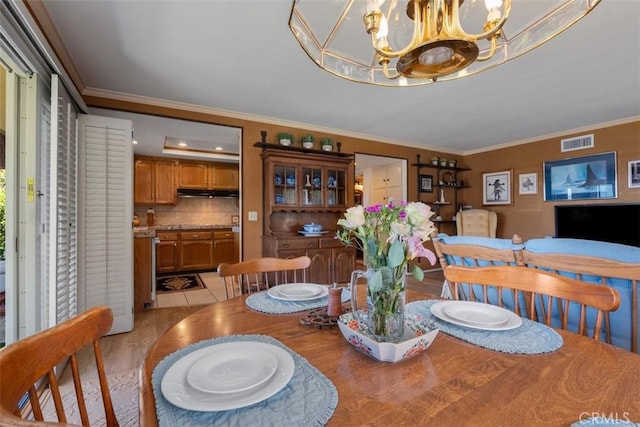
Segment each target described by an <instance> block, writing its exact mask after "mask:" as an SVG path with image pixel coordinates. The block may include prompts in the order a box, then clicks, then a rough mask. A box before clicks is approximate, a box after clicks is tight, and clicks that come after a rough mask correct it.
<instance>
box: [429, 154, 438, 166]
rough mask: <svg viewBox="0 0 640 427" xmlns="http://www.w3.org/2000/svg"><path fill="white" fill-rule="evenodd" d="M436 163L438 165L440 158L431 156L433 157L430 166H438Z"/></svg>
mask: <svg viewBox="0 0 640 427" xmlns="http://www.w3.org/2000/svg"><path fill="white" fill-rule="evenodd" d="M438 163H440V157H438V156H433V157H432V158H431V164H432V165H436V166H437V165H438Z"/></svg>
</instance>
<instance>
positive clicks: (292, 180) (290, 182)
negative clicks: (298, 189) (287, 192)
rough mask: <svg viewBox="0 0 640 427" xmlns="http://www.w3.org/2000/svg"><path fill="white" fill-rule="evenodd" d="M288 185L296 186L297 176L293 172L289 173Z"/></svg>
mask: <svg viewBox="0 0 640 427" xmlns="http://www.w3.org/2000/svg"><path fill="white" fill-rule="evenodd" d="M287 185H290V186H292V187H293V186H294V185H296V176H295V175H293V174H289V175H287Z"/></svg>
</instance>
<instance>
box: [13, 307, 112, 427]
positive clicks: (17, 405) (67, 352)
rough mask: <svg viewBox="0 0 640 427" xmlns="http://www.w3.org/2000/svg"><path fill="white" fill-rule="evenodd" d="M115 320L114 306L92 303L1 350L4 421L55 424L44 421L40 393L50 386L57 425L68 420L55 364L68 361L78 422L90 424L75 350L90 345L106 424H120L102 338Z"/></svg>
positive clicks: (15, 423)
mask: <svg viewBox="0 0 640 427" xmlns="http://www.w3.org/2000/svg"><path fill="white" fill-rule="evenodd" d="M112 324H113V313H112V311H111V309H109V308H108V307H104V306H100V307H94V308H91V309H89V310H87V311H85V312H83V313H81V314H79V315H77V316H75V317H73V318H71V319H69V320H67V321H65V322H63V323H61V324H59V325H57V326H54V327H52V328H49V329H46V330H44V331H41V332H38V333H36V334H34V335H32V336H30V337H27V338H24V339H22V340H20V341H17V342H15V343H13V344H10V345H9V346H7V347H6V348H4V349H2V350H0V378H1V379H2V381H1V382H0V425H3V426H4V425H11V426H31V425H52V424H51V422H53V423H55V422H56V420H46V421H48V422H47V423H45V419H44V414H43V410H42V406H41V403H40V398H41V395H42V391H43V390H44V389H45V388H46V387H49V388H50V390H51V397H52V401H53V405H54V407H55V411H56V415H57V418H58V419H57V423H58V425H66V424H67V422H68V421H67V414H66V413H65V409H64V406H63V401H62V396H61V394H60V387H59V384H58V378H57V376H56V372H55V369H56V366H60V365H61V364H62V363H63V362H65V361H66V360H68V361H69V368H70V369H71V374H72V375H71V376H72V378H73V383H74V388H75V394H76V399H77V402H78V412H79V415H80V421H81V423H82V425H84V426H89V415H88V413H87V405H86V403H85V399H84V395H83V393H82V378H81V376H80V371H79V367H78V358H77V354H78V352H79V351H81V350H82V349H84V348H86V347H88V346H89V345H90V344H91V345H92V347H93V353H94V358H95V366H96V370H97V372H98V378H99V381H100V391H101V395H102V403H103V407H104V411H105V422H106V425H107V426H108V427H117V426H118V420H117V418H116V415H115V411H114V409H113V402H112V400H111V394H110V392H109V385H108V383H107V376H106V374H105V370H104V363H103V359H102V353H101V351H100V344H99V339H100V338H101V337H102V336H104V335H105V334H106V333H107V332H108V331H109V329H111V325H112ZM25 395H26V396H28V401H27V404H26V405H23V404H22V403H21V402H23V401H24V399H23V398H24V397H25ZM25 418H33V419H25ZM53 425H55V424H53Z"/></svg>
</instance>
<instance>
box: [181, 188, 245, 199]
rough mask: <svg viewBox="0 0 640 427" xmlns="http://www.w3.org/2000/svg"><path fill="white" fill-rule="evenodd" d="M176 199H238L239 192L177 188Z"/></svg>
mask: <svg viewBox="0 0 640 427" xmlns="http://www.w3.org/2000/svg"><path fill="white" fill-rule="evenodd" d="M178 197H200V198H206V199H213V198H214V197H233V198H238V197H240V191H239V190H195V189H193V188H178Z"/></svg>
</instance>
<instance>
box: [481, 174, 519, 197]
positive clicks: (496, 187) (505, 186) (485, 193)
mask: <svg viewBox="0 0 640 427" xmlns="http://www.w3.org/2000/svg"><path fill="white" fill-rule="evenodd" d="M511 191H512V190H511V170H507V171H500V172H488V173H483V174H482V204H483V205H510V204H511Z"/></svg>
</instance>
